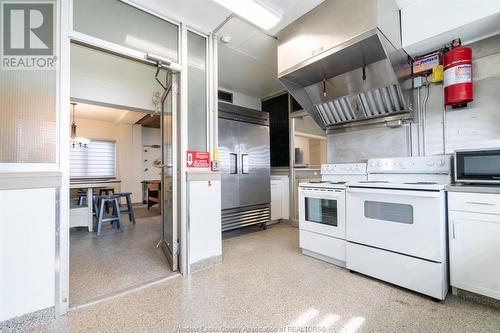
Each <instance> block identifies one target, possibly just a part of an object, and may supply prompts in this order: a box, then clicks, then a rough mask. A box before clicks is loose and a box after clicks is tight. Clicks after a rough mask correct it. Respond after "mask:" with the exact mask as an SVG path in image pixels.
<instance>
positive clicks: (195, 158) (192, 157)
mask: <svg viewBox="0 0 500 333" xmlns="http://www.w3.org/2000/svg"><path fill="white" fill-rule="evenodd" d="M186 167H188V168H210V153H209V152H206V151H194V150H188V151H187V152H186Z"/></svg>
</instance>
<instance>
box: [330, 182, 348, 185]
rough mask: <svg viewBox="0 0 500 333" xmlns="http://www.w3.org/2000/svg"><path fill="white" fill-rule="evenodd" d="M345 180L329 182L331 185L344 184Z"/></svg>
mask: <svg viewBox="0 0 500 333" xmlns="http://www.w3.org/2000/svg"><path fill="white" fill-rule="evenodd" d="M345 183H347V182H330V184H332V185H344V184H345Z"/></svg>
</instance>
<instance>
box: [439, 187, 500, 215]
mask: <svg viewBox="0 0 500 333" xmlns="http://www.w3.org/2000/svg"><path fill="white" fill-rule="evenodd" d="M448 208H449V209H450V210H456V211H464V212H474V213H483V214H499V215H500V194H490V193H466V192H449V193H448Z"/></svg>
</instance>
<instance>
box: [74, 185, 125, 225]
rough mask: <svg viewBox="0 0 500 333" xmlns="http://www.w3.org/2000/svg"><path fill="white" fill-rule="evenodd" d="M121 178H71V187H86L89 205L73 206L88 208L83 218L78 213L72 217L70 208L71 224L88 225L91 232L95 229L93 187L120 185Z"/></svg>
mask: <svg viewBox="0 0 500 333" xmlns="http://www.w3.org/2000/svg"><path fill="white" fill-rule="evenodd" d="M120 183H121V180H117V179H109V180H83V179H78V180H71V181H70V184H69V188H70V189H72V188H82V189H83V188H85V189H87V207H81V208H73V209H75V212H76V209H82V210H83V209H86V212H84V213H83V215H84V216H83V218H77V217H76V216H78V214H76V215H74V218H73V219H72V218H71V215H72V214H71V209H70V222H69V226H70V228H71V227H88V228H89V232H91V231H92V230H93V229H94V219H93V215H92V207H93V206H94V205H93V200H94V196H93V195H92V192H93V189H94V188H99V187H107V186H109V185H118V186H119V185H120Z"/></svg>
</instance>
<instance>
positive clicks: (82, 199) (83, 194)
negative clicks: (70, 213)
mask: <svg viewBox="0 0 500 333" xmlns="http://www.w3.org/2000/svg"><path fill="white" fill-rule="evenodd" d="M92 194H93V195H94V197H95V195H96V194H95V192H93V193H92ZM77 195H78V206H84V205H85V204H86V203H87V191H78V193H77Z"/></svg>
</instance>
